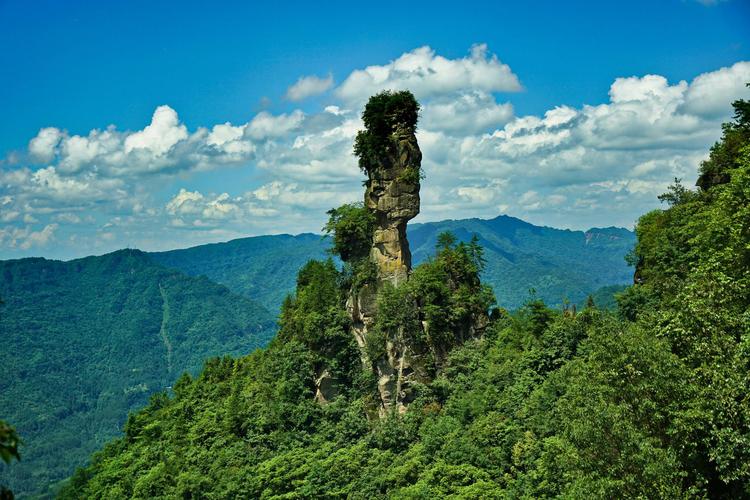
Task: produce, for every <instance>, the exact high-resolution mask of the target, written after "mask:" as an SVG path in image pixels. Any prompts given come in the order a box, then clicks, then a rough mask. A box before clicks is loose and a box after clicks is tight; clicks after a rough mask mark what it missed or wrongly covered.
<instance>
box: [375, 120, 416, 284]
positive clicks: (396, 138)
mask: <svg viewBox="0 0 750 500" xmlns="http://www.w3.org/2000/svg"><path fill="white" fill-rule="evenodd" d="M390 141H391V144H390V147H389V148H388V151H387V155H386V157H385V158H383V162H382V165H380V166H378V167H376V168H372V169H370V170H369V171H368V177H369V178H368V180H367V190H366V192H365V206H366V207H367V208H368V209H370V210H371V211H372V212H374V213H375V217H376V226H375V231H374V234H373V240H372V249H371V251H370V260H371V261H372V262H374V263H375V265H376V266H377V269H378V279H379V280H380V281H381V282H386V281H387V282H390V283H391V284H392V285H393V286H398V285H399V284H400V283H403V282H404V281H406V280H407V279H408V276H409V271H410V270H411V252H410V251H409V241H408V240H407V239H406V223H407V222H408V221H409V220H411V219H413V218H414V217H416V216H417V214H418V213H419V173H420V171H421V165H422V152H421V151H420V150H419V145H418V144H417V138H416V136H415V135H414V129H413V127H408V126H405V125H403V124H397V126H396V129H395V131H394V132H393V134H392V136H391V138H390Z"/></svg>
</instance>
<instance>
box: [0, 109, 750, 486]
mask: <svg viewBox="0 0 750 500" xmlns="http://www.w3.org/2000/svg"><path fill="white" fill-rule="evenodd" d="M734 108H735V111H736V113H735V119H734V121H733V122H732V123H728V124H726V125H725V126H724V129H723V136H722V139H721V140H720V141H719V142H718V143H717V144H716V145H715V146H714V147H713V148H712V149H711V151H710V155H709V158H708V160H706V161H705V162H704V163H703V164H702V166H701V171H700V177H699V181H698V188H697V189H689V188H688V187H685V186H684V185H682V184H681V183H680V182H679V181H676V182H675V183H674V184H673V185H672V186H671V187H670V189H669V190H668V192H666V193H665V194H664V195H663V196H662V197H661V199H662V201H663V203H664V204H665V205H664V208H663V209H660V210H655V211H652V212H649V213H647V214H645V215H643V216H642V217H641V218H640V220H639V221H638V223H637V226H636V235H637V244H636V246H635V248H634V250H633V252H632V253H631V254H630V255H629V256H628V259H629V262H631V263H632V264H633V265H634V266H635V280H634V281H635V283H634V284H633V285H632V286H630V287H628V288H626V289H625V290H623V291H622V292H620V293H619V294H618V295H617V308H616V310H615V311H608V310H605V309H604V308H603V307H600V306H599V305H598V304H597V302H596V298H592V299H591V300H588V301H586V302H585V303H584V307H582V308H576V309H574V308H572V307H568V306H565V307H563V308H557V307H556V308H550V307H548V306H547V305H545V303H544V302H543V301H542V300H540V299H539V298H538V297H534V296H533V295H532V296H531V297H530V298H529V299H528V300H527V301H526V303H525V304H524V305H523V306H522V307H520V308H519V309H518V310H515V311H510V312H509V311H507V310H505V309H503V308H500V307H496V306H495V305H494V304H493V303H494V302H495V299H494V297H493V296H492V293H491V290H490V289H489V288H488V287H487V286H485V285H483V284H482V283H481V282H480V274H481V271H482V269H483V268H484V266H485V265H486V264H485V258H484V251H483V249H482V247H481V245H480V244H479V243H478V241H477V240H476V239H474V240H473V241H471V240H470V241H468V242H466V241H464V240H462V239H459V238H457V237H456V236H454V235H451V234H450V233H442V234H441V235H440V236H439V237H438V238H437V241H436V245H435V246H434V250H433V253H432V256H431V257H430V258H429V259H427V260H426V261H425V262H423V263H422V264H421V265H419V266H417V267H416V268H414V269H413V271H412V274H411V277H410V279H409V281H408V282H406V283H404V284H403V285H400V286H398V287H387V286H384V287H381V288H380V290H379V292H378V296H377V297H376V300H377V304H378V313H377V316H376V320H375V324H374V326H373V328H371V329H370V334H369V335H368V338H367V345H366V349H367V354H368V357H369V358H368V359H370V360H373V359H378V356H380V355H381V352H382V349H383V346H384V344H385V345H388V343H398V342H407V343H410V344H411V345H421V346H423V347H424V348H423V349H422V352H426V353H430V354H429V355H427V356H425V358H424V359H422V360H421V361H422V365H423V367H424V369H425V370H426V372H428V373H429V375H430V376H429V377H428V378H427V379H426V380H425V381H424V382H423V383H415V384H414V387H413V389H414V391H415V395H414V398H413V400H412V401H411V402H410V404H409V406H408V410H407V411H406V412H404V413H403V414H399V413H397V412H391V413H389V414H387V415H384V416H382V417H379V416H378V415H377V412H375V411H374V410H373V408H374V403H373V401H374V400H375V399H376V394H375V392H376V391H375V383H376V381H375V380H374V379H373V376H372V373H371V372H370V371H369V370H365V369H363V367H362V362H361V361H360V359H359V358H360V355H359V354H358V351H357V345H356V344H355V343H354V340H353V338H352V336H351V335H350V334H349V333H348V330H349V328H350V325H349V323H348V322H349V316H348V314H347V295H348V294H349V293H350V290H352V289H356V288H357V287H359V286H364V285H366V284H367V283H372V281H371V280H372V279H373V278H372V274H371V271H369V270H368V266H367V265H366V262H365V261H363V260H362V258H363V257H362V252H361V251H360V250H361V238H367V237H368V236H369V231H370V230H369V229H368V226H367V225H368V224H370V222H368V220H369V219H368V217H366V216H362V214H361V213H357V207H349V208H350V209H351V210H349V209H347V210H346V213H344V212H340V211H339V212H337V211H332V215H333V216H334V217H332V220H331V223H330V224H329V229H330V230H331V231H332V236H333V240H334V250H335V251H336V252H337V253H338V255H339V256H340V257H342V260H343V261H344V262H345V265H344V267H343V269H341V268H339V267H337V266H336V265H335V264H334V263H333V261H331V260H322V261H311V262H309V263H308V264H306V265H305V266H304V267H303V268H302V270H301V271H300V272H299V274H298V277H297V282H296V287H297V288H296V292H295V293H294V294H293V295H292V296H290V297H289V298H287V299H286V300H285V302H284V305H283V308H282V312H281V315H280V321H279V333H278V335H277V336H276V337H275V338H274V340H273V341H272V342H271V343H270V345H269V346H268V348H266V349H262V350H257V351H255V352H253V353H252V354H249V355H247V356H244V357H239V358H233V357H229V356H225V357H216V358H212V359H210V360H208V361H207V362H206V363H205V365H204V367H203V370H202V371H201V372H200V374H198V375H197V376H191V375H189V374H185V375H182V376H181V377H180V378H179V379H178V380H177V382H176V383H175V384H174V386H173V387H172V390H171V391H164V392H159V393H157V394H155V395H153V396H152V397H151V399H150V402H149V403H148V405H147V406H146V407H145V408H143V409H142V410H140V411H137V412H133V413H131V414H130V415H129V417H128V419H127V423H126V424H125V427H124V435H123V436H122V437H121V438H118V439H115V440H113V441H111V442H109V443H108V444H106V445H105V446H104V448H102V449H101V450H100V451H99V452H97V453H96V454H94V455H93V457H92V459H91V463H90V465H89V466H87V467H83V468H80V469H79V470H78V471H77V472H76V473H75V474H74V475H73V477H72V478H71V479H70V481H69V482H68V483H67V484H66V485H65V486H64V488H62V490H61V491H60V498H106V499H117V498H144V499H145V498H194V499H197V498H216V499H219V498H278V499H281V498H286V499H291V498H323V497H325V498H415V499H416V498H503V497H509V498H538V497H565V498H622V497H627V498H696V497H697V498H742V497H748V496H750V486H749V485H750V399H748V388H749V387H750V103H749V102H746V101H737V102H735V103H734ZM389 116H391V115H390V114H386V115H385V117H384V118H383V119H389ZM386 128H387V127H386ZM375 144H376V146H377V147H378V148H388V147H389V145H388V143H381V142H377V143H375ZM368 159H369V158H368ZM359 209H360V210H362V208H361V207H359ZM337 214H338V216H339V217H337ZM342 214H343V215H342ZM347 214H349V215H351V217H349V215H347ZM365 215H366V214H365ZM357 221H360V222H357ZM485 312H488V313H489V315H488V323H487V325H486V327H485V328H484V330H483V334H482V335H481V336H468V337H467V336H465V335H459V332H465V331H466V325H467V324H468V322H469V319H470V318H476V317H479V316H481V315H482V314H484V313H485ZM424 322H426V323H428V324H429V325H430V328H429V335H424V332H425V330H424V329H423V328H421V327H420V323H422V324H424ZM321 370H326V371H328V372H330V373H332V374H333V375H334V377H333V379H334V380H335V381H336V391H335V392H336V396H335V397H333V398H331V399H330V400H329V401H328V402H327V403H325V404H322V403H319V402H317V401H316V399H315V397H316V392H315V391H316V376H317V374H319V373H321ZM76 380H80V377H77V378H76ZM22 437H23V436H22ZM13 466H15V464H13V465H11V467H13Z"/></svg>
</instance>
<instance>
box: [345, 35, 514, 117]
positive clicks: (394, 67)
mask: <svg viewBox="0 0 750 500" xmlns="http://www.w3.org/2000/svg"><path fill="white" fill-rule="evenodd" d="M405 89H408V90H411V91H412V92H413V93H414V95H415V96H416V97H417V98H418V99H426V98H429V97H433V96H436V95H444V94H448V93H451V92H456V91H461V90H472V91H483V92H517V91H519V90H521V83H520V82H519V80H518V77H517V76H516V75H515V74H514V73H513V72H512V71H511V69H510V67H509V66H508V65H506V64H503V63H501V62H500V60H499V59H498V58H497V56H495V55H489V53H488V50H487V46H486V45H483V44H482V45H475V46H474V47H472V49H471V51H470V54H469V55H468V56H467V57H464V58H461V59H448V58H445V57H443V56H439V55H436V54H435V51H434V50H433V49H431V48H430V47H427V46H424V47H420V48H418V49H414V50H412V51H411V52H406V53H404V54H402V55H401V56H400V57H399V58H397V59H395V60H393V61H391V62H390V63H388V64H385V65H381V66H368V67H367V68H365V69H362V70H356V71H353V72H352V73H351V74H350V75H349V76H348V77H347V78H346V80H344V82H343V83H342V84H341V85H340V86H339V87H338V88H337V89H336V91H335V93H336V95H337V96H339V97H340V98H342V99H343V100H345V101H349V102H355V103H359V102H363V101H365V100H366V99H367V98H368V97H369V96H371V95H373V94H375V93H377V92H380V91H382V90H405Z"/></svg>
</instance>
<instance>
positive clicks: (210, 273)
mask: <svg viewBox="0 0 750 500" xmlns="http://www.w3.org/2000/svg"><path fill="white" fill-rule="evenodd" d="M329 247H330V243H329V242H328V240H327V239H324V238H323V237H322V236H320V235H318V234H299V235H296V236H290V235H288V234H280V235H276V236H257V237H252V238H240V239H237V240H232V241H228V242H226V243H214V244H209V245H200V246H197V247H192V248H186V249H182V250H170V251H167V252H154V253H150V254H148V255H150V256H151V257H152V258H153V259H154V260H155V261H156V262H158V263H160V264H162V265H164V266H167V267H171V268H174V269H179V270H180V271H182V272H184V273H186V274H189V275H190V276H200V275H205V276H207V277H208V278H209V279H210V280H212V281H215V282H216V283H221V284H222V285H225V286H226V287H228V288H229V289H230V290H232V291H233V292H234V293H238V294H240V295H244V296H245V297H248V298H250V299H252V300H255V301H257V302H259V303H260V304H262V305H263V306H264V307H265V308H266V309H268V310H269V311H272V312H273V313H276V312H277V311H278V310H279V307H280V306H281V303H282V301H283V300H284V298H285V297H286V296H287V295H288V294H289V293H290V292H293V291H294V280H295V277H296V276H297V271H299V269H300V268H301V267H302V266H303V265H304V264H305V262H307V261H308V260H310V259H322V258H325V256H326V250H328V248H329Z"/></svg>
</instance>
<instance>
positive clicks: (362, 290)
mask: <svg viewBox="0 0 750 500" xmlns="http://www.w3.org/2000/svg"><path fill="white" fill-rule="evenodd" d="M418 110H419V105H418V104H417V102H416V100H414V96H412V95H411V93H409V92H395V93H389V92H385V93H382V94H378V95H376V96H374V97H373V98H371V99H370V101H369V102H368V104H367V106H366V108H365V112H364V113H363V121H364V123H365V127H366V130H363V131H361V132H360V133H359V134H358V135H357V140H356V142H355V148H354V149H355V153H356V154H357V155H358V156H359V159H360V162H359V164H360V167H361V169H362V170H363V172H365V173H366V174H367V181H366V183H365V187H366V190H365V197H364V207H365V208H366V209H367V210H369V212H370V213H371V214H372V215H374V220H375V222H374V227H373V228H372V242H371V246H370V251H369V254H368V255H367V256H366V257H362V259H364V261H362V260H360V261H358V262H357V266H359V267H358V269H360V270H362V269H365V268H366V266H372V267H373V268H374V270H375V276H374V277H372V278H371V279H369V280H364V283H363V280H357V285H356V286H355V287H354V288H352V290H351V291H350V293H349V297H348V300H347V305H346V306H347V312H348V314H349V316H350V318H351V324H352V327H351V330H352V334H353V336H354V339H355V341H356V343H357V346H358V347H359V351H360V357H361V360H362V363H363V366H364V367H365V368H366V369H369V370H372V371H373V372H374V374H375V375H376V377H377V385H378V394H379V399H380V401H379V402H380V405H379V406H380V407H379V413H380V415H381V416H384V415H387V414H389V413H391V412H392V411H396V412H397V413H403V412H404V411H406V408H407V406H408V405H409V403H410V402H411V401H412V400H413V399H414V396H415V393H414V383H415V382H429V380H430V374H432V375H434V371H435V369H436V366H435V365H436V364H440V363H441V362H442V361H444V360H445V358H446V355H447V352H448V351H449V350H450V349H451V347H453V346H454V345H458V344H460V343H462V342H463V341H464V340H465V339H466V338H467V337H475V336H479V335H481V334H482V333H481V332H482V331H483V330H484V328H485V326H486V323H487V317H486V314H484V315H483V316H482V317H481V318H479V317H478V318H474V320H472V322H471V324H466V325H463V326H462V327H461V328H460V330H461V331H456V332H454V336H455V339H453V340H450V339H446V342H445V345H442V343H437V344H440V345H435V344H436V343H434V342H431V341H430V340H429V339H430V338H431V336H430V333H431V332H430V325H429V324H428V323H427V321H424V320H422V319H419V320H417V321H416V323H417V324H416V325H415V324H411V325H410V326H409V328H410V330H409V331H408V332H406V331H404V327H403V326H401V327H399V328H396V330H397V331H394V329H393V328H391V329H390V330H389V331H388V332H382V331H377V325H376V324H375V321H376V318H377V313H378V310H377V309H378V300H377V299H378V295H379V292H382V291H383V290H384V288H385V287H390V286H393V287H396V288H399V287H401V286H403V285H404V284H405V283H406V282H407V281H408V280H409V273H410V271H411V252H410V251H409V242H408V240H407V238H406V225H407V223H408V222H409V220H411V219H413V218H414V217H416V216H417V214H419V208H420V198H419V189H420V178H421V164H422V152H421V151H420V150H419V144H417V138H416V135H415V132H416V123H417V115H418ZM363 274H367V273H363ZM405 300H414V303H413V304H411V303H408V304H404V307H407V308H410V309H411V310H412V311H415V314H416V316H418V317H420V318H421V316H422V314H421V312H420V310H419V307H420V305H419V303H418V301H419V299H418V298H413V299H405ZM480 316H481V315H480ZM414 329H417V330H418V331H419V333H417V334H415V332H414V331H412V330H414ZM415 338H420V339H423V340H422V341H420V342H419V345H416V344H417V342H414V339H415ZM409 339H411V340H409ZM424 339H426V341H425V340H424ZM370 342H373V343H374V345H375V348H373V345H369V343H370ZM371 357H372V358H374V359H371ZM438 369H439V367H438ZM322 382H323V379H321V383H319V384H317V385H318V386H320V387H319V389H320V390H319V392H320V393H321V394H320V399H325V396H324V395H323V394H322V386H323V383H322Z"/></svg>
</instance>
